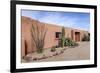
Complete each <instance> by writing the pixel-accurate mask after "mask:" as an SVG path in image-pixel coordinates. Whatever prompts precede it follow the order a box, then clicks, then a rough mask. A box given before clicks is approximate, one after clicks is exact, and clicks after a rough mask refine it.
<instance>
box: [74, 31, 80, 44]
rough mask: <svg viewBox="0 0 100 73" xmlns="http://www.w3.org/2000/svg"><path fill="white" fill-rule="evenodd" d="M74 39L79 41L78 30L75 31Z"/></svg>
mask: <svg viewBox="0 0 100 73" xmlns="http://www.w3.org/2000/svg"><path fill="white" fill-rule="evenodd" d="M75 41H76V42H79V41H80V32H75Z"/></svg>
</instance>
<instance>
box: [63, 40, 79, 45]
mask: <svg viewBox="0 0 100 73" xmlns="http://www.w3.org/2000/svg"><path fill="white" fill-rule="evenodd" d="M64 46H78V43H76V42H74V41H72V40H71V39H70V38H66V39H65V44H64Z"/></svg>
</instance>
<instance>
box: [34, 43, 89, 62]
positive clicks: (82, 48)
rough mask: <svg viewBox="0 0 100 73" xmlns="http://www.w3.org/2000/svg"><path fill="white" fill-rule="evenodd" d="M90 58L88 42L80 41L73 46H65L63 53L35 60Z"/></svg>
mask: <svg viewBox="0 0 100 73" xmlns="http://www.w3.org/2000/svg"><path fill="white" fill-rule="evenodd" d="M89 58H90V42H80V43H79V46H77V47H75V48H67V49H66V50H65V51H64V53H62V54H60V55H58V56H53V57H50V58H47V59H42V60H38V61H35V62H47V61H67V60H70V61H71V60H86V59H89Z"/></svg>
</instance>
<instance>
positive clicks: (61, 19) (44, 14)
mask: <svg viewBox="0 0 100 73" xmlns="http://www.w3.org/2000/svg"><path fill="white" fill-rule="evenodd" d="M22 16H27V17H30V18H32V19H35V20H39V21H41V22H46V23H51V24H55V25H60V26H65V27H71V28H76V29H81V30H86V31H89V30H90V13H83V12H53V11H35V10H22Z"/></svg>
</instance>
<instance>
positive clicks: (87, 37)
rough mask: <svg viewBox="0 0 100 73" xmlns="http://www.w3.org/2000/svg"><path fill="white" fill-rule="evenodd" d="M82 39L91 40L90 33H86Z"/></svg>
mask: <svg viewBox="0 0 100 73" xmlns="http://www.w3.org/2000/svg"><path fill="white" fill-rule="evenodd" d="M82 41H90V36H89V34H88V35H85V34H84V37H83V38H82Z"/></svg>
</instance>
